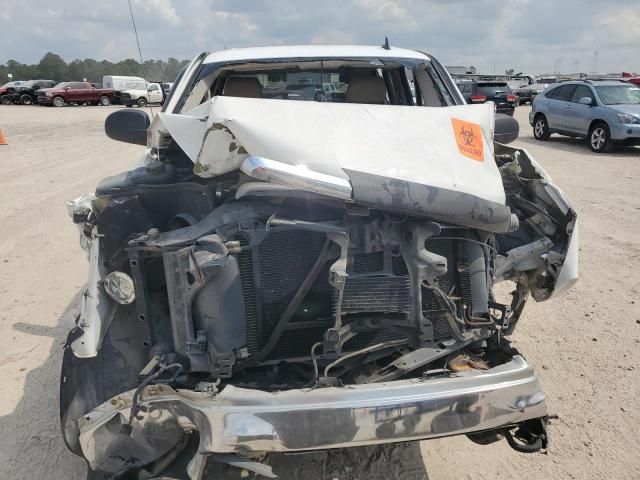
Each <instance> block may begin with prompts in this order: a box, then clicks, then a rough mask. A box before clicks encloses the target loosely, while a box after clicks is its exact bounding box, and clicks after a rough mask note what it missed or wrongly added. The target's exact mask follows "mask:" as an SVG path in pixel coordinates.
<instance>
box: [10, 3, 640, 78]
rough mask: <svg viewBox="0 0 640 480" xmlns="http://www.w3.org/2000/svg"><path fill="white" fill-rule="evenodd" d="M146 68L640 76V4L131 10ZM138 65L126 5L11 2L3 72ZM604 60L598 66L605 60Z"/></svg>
mask: <svg viewBox="0 0 640 480" xmlns="http://www.w3.org/2000/svg"><path fill="white" fill-rule="evenodd" d="M132 3H133V9H134V14H135V15H136V22H137V27H138V33H139V35H140V41H141V44H142V53H143V56H144V58H145V59H148V58H154V59H156V58H162V59H166V58H168V57H176V58H178V59H184V58H192V57H193V56H194V55H195V54H196V53H198V52H199V51H202V50H209V51H212V50H218V49H222V48H225V47H226V48H230V47H243V46H253V45H280V44H305V43H329V44H335V43H357V44H373V45H379V44H381V43H382V42H383V40H384V37H385V35H387V36H389V39H390V41H391V44H392V45H395V46H402V47H408V48H416V49H424V50H427V51H429V52H430V53H432V54H434V55H435V56H436V57H437V58H438V59H439V60H440V61H441V62H443V63H444V64H446V65H465V66H468V65H475V66H477V67H478V71H480V72H486V73H492V72H493V71H494V70H495V71H496V72H503V71H504V70H505V69H506V68H514V69H515V70H516V71H523V72H531V73H542V72H550V73H553V72H554V69H556V70H557V69H561V70H562V71H564V72H568V71H571V72H574V71H578V70H579V71H583V72H592V71H594V69H595V68H596V65H597V70H598V71H599V72H600V73H602V72H619V71H623V70H631V71H636V72H640V0H314V1H305V0H270V1H258V0H132ZM47 51H52V52H55V53H58V54H59V55H61V56H62V57H63V58H64V59H65V60H67V61H69V60H73V59H74V58H85V57H92V58H97V59H103V58H104V59H108V60H112V61H117V60H121V59H124V58H127V57H131V58H137V49H136V44H135V37H134V35H133V30H132V27H131V20H130V17H129V7H128V4H127V0H91V1H84V0H0V63H5V62H6V61H7V60H9V59H14V60H18V61H20V62H23V63H35V62H37V61H38V60H39V59H40V58H41V57H42V55H43V54H44V53H46V52H47ZM595 51H597V52H598V53H597V60H596V55H595V54H594V52H595Z"/></svg>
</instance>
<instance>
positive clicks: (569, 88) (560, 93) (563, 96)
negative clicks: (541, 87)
mask: <svg viewBox="0 0 640 480" xmlns="http://www.w3.org/2000/svg"><path fill="white" fill-rule="evenodd" d="M575 90H576V85H561V86H559V87H557V88H554V89H553V90H552V91H551V92H549V93H548V94H546V96H547V97H548V98H553V99H554V100H562V101H565V102H570V101H571V97H573V92H574V91H575Z"/></svg>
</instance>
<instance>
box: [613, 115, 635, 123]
mask: <svg viewBox="0 0 640 480" xmlns="http://www.w3.org/2000/svg"><path fill="white" fill-rule="evenodd" d="M616 115H617V116H618V120H620V123H640V117H638V116H637V115H632V114H630V113H617V114H616Z"/></svg>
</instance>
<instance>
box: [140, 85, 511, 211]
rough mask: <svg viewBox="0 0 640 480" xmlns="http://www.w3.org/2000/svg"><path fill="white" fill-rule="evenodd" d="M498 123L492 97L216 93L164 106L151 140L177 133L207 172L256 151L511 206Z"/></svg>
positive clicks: (234, 165) (337, 172)
mask: <svg viewBox="0 0 640 480" xmlns="http://www.w3.org/2000/svg"><path fill="white" fill-rule="evenodd" d="M493 124H494V113H493V105H492V104H485V105H464V106H455V107H439V108H438V107H407V106H394V105H363V104H339V103H319V102H297V101H291V100H271V99H249V98H232V97H215V98H213V99H212V100H211V101H209V102H206V103H204V104H202V105H200V106H198V107H197V108H195V109H193V110H192V111H190V112H187V113H186V114H180V115H178V114H169V113H159V114H158V115H157V118H156V119H154V122H153V123H152V126H151V132H152V135H151V137H150V138H154V135H153V132H166V133H168V134H169V135H171V137H173V139H174V140H175V141H176V142H177V143H178V144H179V145H180V147H181V148H182V149H183V150H184V151H185V153H186V154H187V155H188V156H189V158H190V159H191V160H192V161H193V162H194V164H195V167H194V171H195V173H196V174H197V175H199V176H201V177H213V176H216V175H220V174H223V173H227V172H230V171H233V170H237V169H238V168H239V167H240V164H241V163H242V161H243V160H244V159H246V158H247V156H249V155H253V156H258V157H264V158H268V159H271V160H276V161H278V162H283V163H287V164H290V165H304V166H306V167H307V168H308V169H310V170H312V171H315V172H318V173H323V174H326V175H332V176H335V177H340V178H345V179H348V178H349V177H348V175H347V173H346V172H345V170H347V171H349V170H350V171H357V172H363V173H368V174H372V175H379V176H384V177H389V178H394V179H399V180H406V181H410V182H413V183H418V184H424V185H428V186H432V187H438V188H442V189H446V190H451V191H458V192H462V193H467V194H470V195H474V196H477V197H479V198H482V199H485V200H489V201H492V202H496V203H499V204H504V203H505V194H504V189H503V186H502V180H501V176H500V173H499V171H498V168H497V166H496V164H495V161H494V159H493V141H492V137H493ZM155 138H157V136H156V137H155ZM151 146H155V145H151Z"/></svg>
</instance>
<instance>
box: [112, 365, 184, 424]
mask: <svg viewBox="0 0 640 480" xmlns="http://www.w3.org/2000/svg"><path fill="white" fill-rule="evenodd" d="M174 368H175V369H176V372H175V373H174V374H173V377H171V382H174V381H175V379H176V378H177V377H178V375H180V372H182V368H183V367H182V365H181V364H179V363H172V364H171V365H164V366H160V368H158V371H157V372H155V373H154V374H152V375H149V376H148V377H147V378H145V379H144V380H143V382H142V383H141V384H140V385H138V388H136V391H135V392H134V393H133V400H132V401H131V412H130V413H129V421H128V422H127V423H126V424H124V425H122V430H123V433H127V434H129V435H130V434H131V432H132V428H131V424H132V423H133V419H134V418H136V416H137V415H138V412H139V411H140V405H139V397H140V394H141V393H142V390H144V388H145V387H146V386H147V385H149V384H150V383H151V382H153V381H154V380H155V379H157V378H158V377H159V376H160V375H162V374H163V373H164V372H166V371H167V370H172V369H174Z"/></svg>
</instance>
